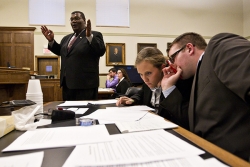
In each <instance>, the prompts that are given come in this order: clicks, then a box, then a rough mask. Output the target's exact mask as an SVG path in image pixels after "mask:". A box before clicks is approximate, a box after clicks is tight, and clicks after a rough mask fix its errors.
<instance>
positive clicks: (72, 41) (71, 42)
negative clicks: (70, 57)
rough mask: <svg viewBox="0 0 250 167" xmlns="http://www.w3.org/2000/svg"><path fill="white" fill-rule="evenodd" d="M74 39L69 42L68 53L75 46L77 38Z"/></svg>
mask: <svg viewBox="0 0 250 167" xmlns="http://www.w3.org/2000/svg"><path fill="white" fill-rule="evenodd" d="M72 38H73V39H71V41H70V42H69V45H68V51H69V50H70V48H71V46H72V45H73V44H74V42H75V41H76V39H77V37H76V36H75V35H74V36H73V37H72Z"/></svg>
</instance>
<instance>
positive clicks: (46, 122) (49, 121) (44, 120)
mask: <svg viewBox="0 0 250 167" xmlns="http://www.w3.org/2000/svg"><path fill="white" fill-rule="evenodd" d="M51 122H52V120H51V119H40V120H39V122H38V125H37V126H44V125H50V124H51Z"/></svg>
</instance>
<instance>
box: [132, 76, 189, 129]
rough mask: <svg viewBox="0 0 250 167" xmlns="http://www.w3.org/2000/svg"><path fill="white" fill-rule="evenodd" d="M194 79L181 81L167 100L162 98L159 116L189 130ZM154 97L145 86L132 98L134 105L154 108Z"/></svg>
mask: <svg viewBox="0 0 250 167" xmlns="http://www.w3.org/2000/svg"><path fill="white" fill-rule="evenodd" d="M192 81H193V78H190V79H189V80H180V81H178V82H177V84H176V89H174V91H173V92H172V93H170V95H169V96H168V97H167V98H165V97H164V95H163V94H161V96H160V107H159V109H158V115H160V116H162V117H164V118H166V119H168V120H170V121H172V122H174V123H176V124H178V125H180V126H182V127H184V128H186V129H188V128H189V125H188V104H189V97H190V91H191V84H192ZM151 97H152V91H151V89H150V88H149V87H148V86H147V85H146V84H143V86H142V89H141V90H140V91H139V92H138V93H137V94H135V95H133V96H131V97H130V98H132V99H133V100H134V101H135V102H134V105H147V106H149V107H152V108H154V107H153V106H152V105H151V103H150V101H151Z"/></svg>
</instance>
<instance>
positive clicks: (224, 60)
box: [164, 33, 250, 161]
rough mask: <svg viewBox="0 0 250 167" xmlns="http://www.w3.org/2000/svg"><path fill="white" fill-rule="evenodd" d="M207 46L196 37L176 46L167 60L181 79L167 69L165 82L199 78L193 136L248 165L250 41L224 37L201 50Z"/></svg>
mask: <svg viewBox="0 0 250 167" xmlns="http://www.w3.org/2000/svg"><path fill="white" fill-rule="evenodd" d="M203 40H204V39H203V38H202V37H201V36H200V35H198V34H196V33H185V34H182V35H180V36H179V37H177V38H176V39H175V40H174V41H173V42H172V45H171V47H170V50H169V58H170V60H171V61H172V63H173V65H174V66H176V67H177V73H176V74H174V73H171V70H170V69H165V71H164V77H165V81H167V80H171V79H173V78H179V77H180V76H181V78H183V79H187V78H189V77H191V76H193V75H195V77H194V80H193V86H192V91H191V96H190V103H189V110H188V115H189V127H190V130H191V131H192V132H194V133H195V134H197V135H199V136H201V137H202V138H205V139H206V140H208V141H210V142H212V143H214V144H216V145H218V146H220V147H221V148H223V149H225V150H227V151H229V152H231V153H233V154H235V155H237V156H239V157H241V158H243V159H245V160H247V161H249V159H250V142H249V141H250V133H249V132H250V63H249V62H250V41H248V40H247V39H245V38H243V37H241V36H238V35H235V34H230V33H221V34H218V35H216V36H214V37H213V38H211V40H210V42H209V43H208V45H207V48H206V50H205V49H204V48H202V47H200V46H199V45H198V43H199V42H200V41H203ZM204 50H205V52H204ZM176 76H177V77H176Z"/></svg>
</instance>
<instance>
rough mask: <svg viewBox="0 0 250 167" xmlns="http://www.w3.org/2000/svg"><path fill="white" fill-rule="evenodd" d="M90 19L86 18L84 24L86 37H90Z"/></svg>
mask: <svg viewBox="0 0 250 167" xmlns="http://www.w3.org/2000/svg"><path fill="white" fill-rule="evenodd" d="M91 34H92V33H91V21H90V20H89V19H88V20H87V26H86V36H87V37H90V35H91Z"/></svg>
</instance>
